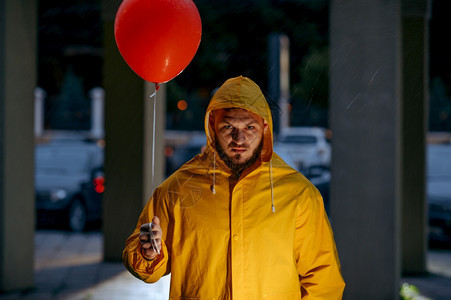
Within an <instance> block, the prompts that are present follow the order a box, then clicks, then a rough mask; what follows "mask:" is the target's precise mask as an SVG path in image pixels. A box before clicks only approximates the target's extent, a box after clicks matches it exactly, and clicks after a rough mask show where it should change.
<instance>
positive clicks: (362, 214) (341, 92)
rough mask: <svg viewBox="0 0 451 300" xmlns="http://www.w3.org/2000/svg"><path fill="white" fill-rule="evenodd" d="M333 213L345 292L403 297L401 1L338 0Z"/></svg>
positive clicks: (333, 13) (333, 27)
mask: <svg viewBox="0 0 451 300" xmlns="http://www.w3.org/2000/svg"><path fill="white" fill-rule="evenodd" d="M330 37H331V46H330V59H331V62H330V65H331V69H330V124H331V128H332V131H333V138H332V149H333V155H332V168H331V170H332V182H331V201H330V205H331V206H330V211H331V212H330V217H331V222H332V227H333V229H334V233H335V240H336V243H337V248H338V253H339V256H340V260H341V264H342V270H343V276H344V279H345V281H346V283H347V286H346V289H345V294H344V299H377V300H380V299H399V296H398V291H399V277H400V255H399V253H400V245H399V244H400V242H399V240H400V194H401V186H400V183H401V181H400V165H401V164H400V141H401V130H400V127H401V126H400V125H401V122H400V120H401V112H400V104H401V76H400V75H401V63H402V61H401V11H400V0H332V1H331V10H330Z"/></svg>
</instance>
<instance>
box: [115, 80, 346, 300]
mask: <svg viewBox="0 0 451 300" xmlns="http://www.w3.org/2000/svg"><path fill="white" fill-rule="evenodd" d="M227 107H239V108H244V109H246V110H249V111H252V112H254V113H256V114H258V115H260V116H261V117H262V118H264V119H265V120H266V121H267V123H268V125H269V129H270V130H267V131H266V133H265V136H264V145H263V150H262V154H261V159H260V163H259V164H257V166H256V167H255V168H254V169H253V170H252V171H251V172H250V173H247V172H246V173H247V174H246V175H245V176H241V178H240V179H239V180H238V182H237V183H236V185H235V186H231V187H230V186H229V177H230V175H231V173H230V171H229V169H228V168H227V167H226V165H225V164H224V163H223V162H222V160H221V159H220V158H219V155H218V153H217V152H216V150H215V147H214V145H215V143H214V138H215V134H214V131H213V129H212V128H211V126H210V124H209V114H210V112H211V111H212V110H216V109H220V108H227ZM205 131H206V135H207V146H206V149H205V151H204V152H203V153H201V154H199V155H197V156H195V157H194V158H193V159H192V160H190V161H189V162H187V163H186V164H184V165H183V166H182V167H181V168H180V169H179V170H177V171H176V172H175V173H174V174H172V176H170V177H169V178H168V179H167V180H166V181H165V182H163V183H162V184H161V186H159V187H158V188H157V189H156V190H155V192H154V194H153V197H152V198H151V199H150V200H149V202H148V203H147V205H146V206H145V208H144V210H143V211H142V213H141V216H140V218H139V221H138V224H137V226H136V229H135V231H134V232H133V234H132V235H131V236H130V237H129V238H128V239H127V242H126V247H125V250H124V252H123V260H124V264H125V266H126V267H127V269H128V270H129V271H130V272H131V273H132V274H133V275H134V276H136V277H138V278H140V279H141V280H143V281H145V282H148V283H152V282H156V281H157V280H158V279H160V278H161V277H162V276H163V275H165V274H169V273H171V287H170V299H218V300H219V299H221V300H222V299H233V300H253V299H268V300H269V299H280V300H290V299H301V295H302V299H327V300H333V299H341V297H342V292H343V289H344V282H343V279H342V276H341V272H340V264H339V261H338V257H337V252H336V248H335V242H334V239H333V235H332V231H331V227H330V225H329V222H328V218H327V216H326V213H325V211H324V207H323V200H322V198H321V195H320V194H319V192H318V190H317V189H316V188H315V187H314V186H313V185H312V184H311V183H310V182H309V181H308V180H307V179H306V178H305V177H304V176H303V175H301V174H300V173H299V172H297V171H295V170H294V169H292V168H291V167H289V166H288V165H287V164H286V163H285V162H284V161H283V160H282V159H281V158H280V157H279V156H278V155H277V154H276V153H274V152H273V151H272V144H273V143H272V140H273V138H272V119H271V112H270V109H269V107H268V104H267V102H266V100H265V98H264V96H263V94H262V92H261V90H260V88H259V87H258V86H257V85H256V84H255V83H254V82H253V81H251V80H250V79H248V78H245V77H242V76H240V77H236V78H232V79H229V80H228V81H226V83H224V85H223V86H222V87H221V88H220V89H219V90H218V92H216V94H215V95H214V96H213V98H212V100H211V102H210V105H209V106H208V109H207V113H206V117H205ZM272 205H274V208H275V209H272V208H273V206H272ZM154 215H156V216H158V217H159V218H160V220H161V227H162V230H163V245H162V251H161V254H160V255H159V256H157V258H156V259H155V260H153V261H148V260H146V259H144V258H143V256H142V255H141V245H140V241H139V238H138V236H139V227H140V226H141V224H143V223H149V222H151V220H152V217H153V216H154Z"/></svg>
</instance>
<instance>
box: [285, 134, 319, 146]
mask: <svg viewBox="0 0 451 300" xmlns="http://www.w3.org/2000/svg"><path fill="white" fill-rule="evenodd" d="M316 141H317V138H316V137H315V136H313V135H287V136H284V137H282V139H281V142H282V143H287V144H315V143H316Z"/></svg>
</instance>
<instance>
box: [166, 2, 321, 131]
mask: <svg viewBox="0 0 451 300" xmlns="http://www.w3.org/2000/svg"><path fill="white" fill-rule="evenodd" d="M195 4H196V6H197V7H198V9H199V13H200V16H201V19H202V40H201V44H200V47H199V50H198V52H197V54H196V56H195V57H194V59H193V61H192V62H191V63H190V65H189V66H188V67H187V68H186V69H185V71H184V72H182V73H181V74H180V75H179V76H178V77H176V78H175V79H174V80H172V81H171V82H169V83H168V101H169V104H168V108H169V109H168V113H169V115H171V114H180V113H181V112H178V111H177V110H176V105H175V103H177V101H178V100H180V97H182V96H181V94H185V97H187V99H185V100H187V101H188V103H190V102H194V100H193V99H197V100H196V105H200V106H203V107H206V104H205V103H208V101H209V99H210V96H211V92H212V91H213V90H214V89H215V88H217V87H218V86H219V85H221V84H222V83H223V82H224V81H225V80H226V79H227V78H230V77H235V76H238V75H244V76H248V77H250V78H252V79H253V80H254V81H256V82H257V83H258V84H259V85H260V87H261V88H262V89H263V90H264V91H267V82H268V57H267V53H268V50H267V48H268V36H269V35H270V34H271V33H276V32H278V33H283V34H286V35H287V36H288V37H289V39H290V73H291V74H290V79H291V87H292V95H293V97H292V99H291V101H292V102H293V103H295V102H298V103H300V102H302V101H304V97H305V99H308V101H310V102H312V103H313V104H314V106H319V107H324V106H326V107H327V92H328V89H327V87H328V76H327V73H328V70H327V68H328V63H327V60H328V58H327V47H328V1H326V0H227V1H226V0H215V1H211V0H197V1H195ZM304 80H305V83H304ZM172 86H174V88H172ZM176 86H177V87H176ZM312 90H313V93H312V92H310V91H312ZM176 91H177V92H176ZM318 97H319V98H318ZM191 107H192V106H191ZM187 113H189V109H188V110H186V111H184V112H182V114H187ZM199 119H201V120H202V119H203V116H202V117H201V116H198V117H196V118H193V121H196V122H198V120H199ZM326 119H327V118H326ZM171 126H172V124H171V123H169V124H168V127H169V128H171ZM185 126H188V127H189V126H194V124H189V123H188V124H185Z"/></svg>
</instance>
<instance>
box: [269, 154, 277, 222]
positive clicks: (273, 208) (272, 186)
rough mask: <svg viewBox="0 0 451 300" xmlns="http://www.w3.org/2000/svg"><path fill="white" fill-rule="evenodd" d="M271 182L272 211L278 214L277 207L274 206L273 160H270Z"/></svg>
mask: <svg viewBox="0 0 451 300" xmlns="http://www.w3.org/2000/svg"><path fill="white" fill-rule="evenodd" d="M269 181H270V182H271V211H272V212H273V213H274V212H276V207H275V206H274V185H273V178H272V158H271V159H270V160H269Z"/></svg>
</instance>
